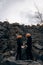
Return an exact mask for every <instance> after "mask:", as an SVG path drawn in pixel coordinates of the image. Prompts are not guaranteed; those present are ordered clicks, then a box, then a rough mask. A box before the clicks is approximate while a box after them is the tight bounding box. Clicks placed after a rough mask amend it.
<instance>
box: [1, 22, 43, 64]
mask: <svg viewBox="0 0 43 65" xmlns="http://www.w3.org/2000/svg"><path fill="white" fill-rule="evenodd" d="M26 33H31V34H32V44H33V45H32V53H33V56H34V60H35V61H31V62H30V61H24V60H26V59H25V49H22V52H23V51H24V52H23V53H22V57H23V59H22V60H21V61H20V60H19V61H16V60H15V57H16V48H17V44H16V35H17V34H22V35H23V44H24V43H25V42H26V38H25V34H26ZM3 60H5V61H3ZM12 60H13V61H12ZM42 61H43V25H39V24H37V26H35V25H32V26H30V25H20V24H19V23H13V24H10V23H9V22H8V21H4V22H3V23H2V22H0V65H17V63H18V65H37V64H38V63H39V64H38V65H40V64H41V65H42ZM19 63H20V64H19ZM22 63H24V64H22ZM26 63H27V64H26ZM35 63H36V64H35Z"/></svg>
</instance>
